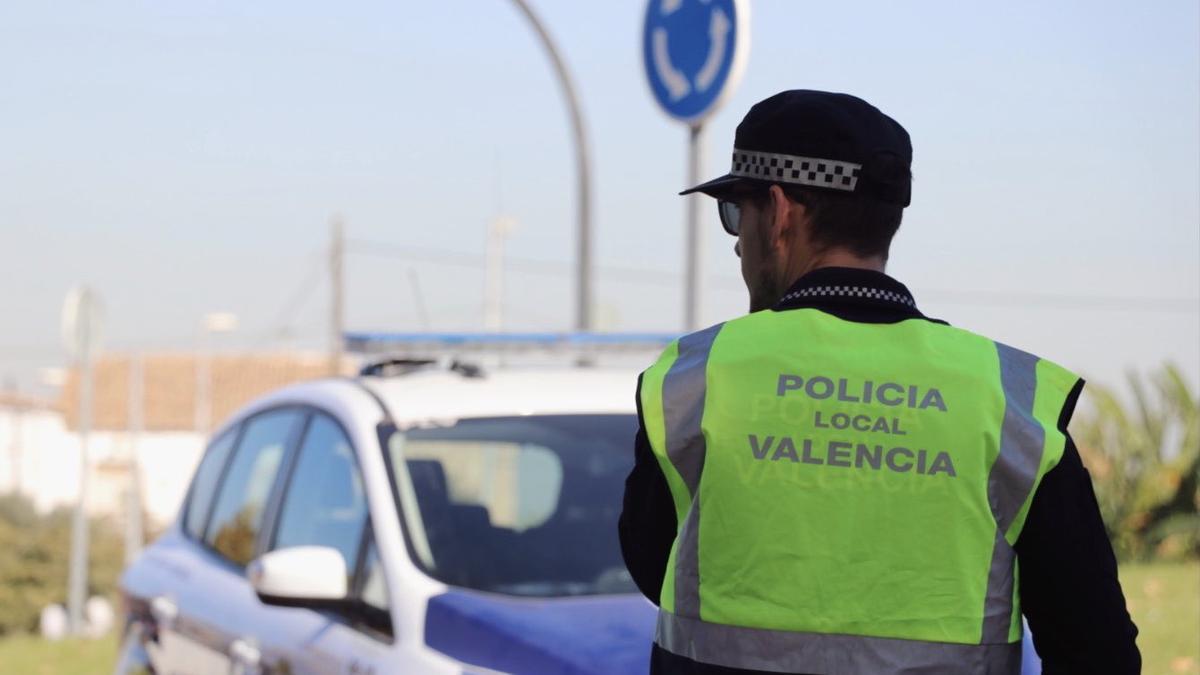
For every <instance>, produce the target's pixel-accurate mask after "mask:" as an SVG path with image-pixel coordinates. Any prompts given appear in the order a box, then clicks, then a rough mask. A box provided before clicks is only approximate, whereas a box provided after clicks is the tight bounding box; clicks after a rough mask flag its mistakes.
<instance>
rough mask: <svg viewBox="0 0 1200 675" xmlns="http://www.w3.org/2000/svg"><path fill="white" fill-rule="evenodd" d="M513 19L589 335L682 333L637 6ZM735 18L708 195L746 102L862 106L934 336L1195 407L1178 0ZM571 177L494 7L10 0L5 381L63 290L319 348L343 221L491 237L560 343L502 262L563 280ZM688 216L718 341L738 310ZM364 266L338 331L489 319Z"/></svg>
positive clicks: (435, 243) (32, 350) (1198, 121)
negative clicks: (573, 94) (735, 76)
mask: <svg viewBox="0 0 1200 675" xmlns="http://www.w3.org/2000/svg"><path fill="white" fill-rule="evenodd" d="M531 2H532V4H533V5H534V6H535V7H536V8H537V9H538V10H539V12H540V13H541V14H542V16H543V18H544V19H545V21H546V23H547V24H548V25H549V28H550V30H551V31H552V32H553V34H554V35H555V37H556V38H557V40H558V41H559V43H560V44H561V46H562V48H563V50H564V52H565V54H566V58H567V61H568V63H569V65H570V67H571V68H572V70H573V72H574V74H575V77H576V79H577V81H578V83H579V87H580V90H581V95H582V99H583V103H584V106H585V115H586V118H587V124H588V129H589V132H590V137H591V146H592V151H593V157H594V167H595V181H594V191H595V200H596V204H595V210H594V221H595V226H596V235H595V241H596V248H597V259H598V262H599V264H600V265H601V266H602V268H601V270H600V274H599V276H598V288H597V301H598V303H599V310H598V311H599V315H600V318H601V320H602V323H603V324H604V325H606V326H608V327H611V328H615V329H620V330H640V329H655V330H673V329H678V328H679V327H680V323H681V311H680V308H681V304H682V292H681V285H680V282H679V280H678V279H679V277H681V270H682V267H683V233H682V219H683V202H682V201H681V199H680V198H678V197H676V196H675V193H676V192H677V191H678V190H679V189H680V188H681V187H682V185H683V183H684V173H685V159H684V157H685V155H684V152H685V139H686V134H685V131H684V129H683V128H682V127H681V126H680V125H678V124H676V123H673V122H671V121H669V120H668V119H667V118H666V117H664V116H663V115H662V114H661V113H660V112H659V111H658V109H657V108H656V107H655V105H654V104H653V102H652V101H651V98H650V95H649V92H648V89H647V86H646V83H645V82H644V78H643V75H642V72H641V64H640V54H639V48H640V37H639V34H640V30H641V21H642V13H643V11H644V7H645V5H644V3H643V2H641V1H633V0H609V1H606V2H590V3H583V2H566V1H563V0H531ZM752 5H753V10H752V15H753V16H752V42H753V44H752V48H751V52H750V57H749V64H748V68H747V71H746V77H745V79H744V80H743V82H742V84H741V86H740V87H739V89H738V90H737V92H736V94H735V95H734V96H733V98H732V99H731V100H730V101H729V102H728V103H727V105H726V106H725V107H724V108H723V109H722V110H721V111H720V112H719V113H718V114H717V115H716V116H715V117H714V118H713V119H712V120H711V122H710V124H709V129H708V137H709V141H710V152H709V162H708V165H709V169H708V171H707V172H706V173H708V174H711V175H717V174H719V173H723V172H724V171H726V170H727V165H728V156H729V155H728V153H729V150H730V148H731V146H732V138H733V129H734V127H735V126H736V124H737V122H738V120H739V119H740V118H741V115H742V114H743V113H744V112H745V110H746V109H747V108H748V107H749V106H750V105H751V104H753V103H754V102H755V101H757V100H759V99H761V98H764V97H766V96H768V95H770V94H773V93H775V92H776V91H779V90H781V89H787V88H798V87H805V88H818V89H830V90H837V91H846V92H850V93H854V94H856V95H859V96H862V97H864V98H866V99H867V100H869V101H871V102H872V103H874V104H876V105H877V106H879V107H880V108H882V109H883V110H884V111H886V112H888V113H889V114H891V115H892V116H893V117H895V118H896V119H897V120H899V121H900V122H901V123H902V124H904V125H905V126H906V127H907V128H908V130H909V132H910V134H911V135H912V139H913V144H914V146H915V159H914V167H913V169H914V173H915V176H916V182H915V186H914V198H913V205H912V207H911V208H910V209H909V210H908V212H907V214H906V217H905V223H904V226H903V227H902V228H901V231H900V234H899V236H898V239H897V241H896V245H895V247H894V250H893V258H892V260H893V262H892V266H891V268H890V271H891V272H892V273H893V274H895V275H896V276H897V277H899V278H900V279H901V280H903V281H905V282H906V283H908V284H909V286H910V287H911V288H913V290H914V291H915V292H916V294H917V299H918V302H919V303H921V304H922V306H923V308H924V309H925V310H926V311H927V312H928V313H931V314H934V315H937V316H941V317H943V318H945V319H947V320H950V321H951V322H952V323H955V324H958V325H961V326H964V327H967V328H970V329H973V330H977V331H980V332H984V333H987V334H989V335H991V336H993V337H996V338H997V339H1001V340H1004V341H1006V342H1009V343H1012V344H1015V345H1018V346H1022V347H1024V348H1026V349H1030V350H1033V351H1037V352H1040V353H1041V354H1043V355H1044V356H1047V357H1049V358H1053V359H1055V360H1058V361H1060V362H1062V363H1064V364H1065V365H1067V366H1069V367H1071V368H1073V369H1076V370H1079V371H1081V372H1083V373H1085V374H1087V375H1088V376H1090V377H1091V378H1093V379H1096V380H1098V381H1101V382H1106V383H1119V382H1120V379H1121V377H1122V373H1123V372H1124V371H1125V370H1126V369H1129V368H1138V369H1143V370H1144V369H1147V368H1151V367H1153V366H1155V365H1157V364H1159V363H1161V362H1162V361H1164V360H1167V359H1171V360H1174V361H1176V362H1178V363H1180V364H1181V365H1182V366H1183V367H1184V368H1185V370H1186V372H1187V373H1188V375H1189V378H1190V379H1191V381H1192V382H1193V383H1194V384H1200V353H1198V351H1200V347H1198V346H1197V345H1200V312H1198V310H1197V302H1198V301H1197V298H1198V297H1200V37H1198V35H1197V31H1198V30H1200V15H1198V10H1197V3H1196V2H1194V1H1193V0H1164V1H1162V2H1153V3H1130V2H1123V3H1116V2H1056V3H1044V2H1012V3H1003V4H997V3H986V4H981V3H965V2H950V1H946V2H914V3H892V2H882V1H880V2H862V3H829V2H824V3H817V2H801V1H799V0H769V1H768V0H761V1H759V0H756V1H754V2H753V3H752ZM573 168H574V164H573V159H572V153H571V146H570V137H569V133H568V127H567V124H566V118H565V114H564V108H563V103H562V99H561V97H560V95H559V91H558V90H557V88H556V86H555V81H554V80H553V77H552V74H551V71H550V69H549V67H548V65H547V62H546V60H545V58H544V56H543V54H542V53H541V51H540V48H539V47H538V45H537V43H536V42H535V41H534V39H533V35H532V33H531V31H530V30H529V28H528V27H527V25H526V24H525V23H524V21H523V20H522V19H521V17H520V16H519V15H518V14H517V13H516V12H515V11H514V10H513V8H512V7H511V3H509V2H507V1H506V0H470V1H467V0H457V1H453V0H442V1H439V2H426V3H416V2H358V3H336V4H332V5H331V4H329V3H315V2H295V1H293V2H258V3H245V2H229V1H213V2H202V3H200V2H193V3H161V2H152V1H149V0H146V1H142V2H124V3H91V2H88V3H85V2H67V3H4V4H3V5H0V269H2V270H3V279H4V285H3V291H2V292H0V316H2V317H3V318H4V321H3V325H4V331H3V335H0V375H5V374H9V375H10V376H12V377H16V378H18V379H19V381H20V382H22V383H23V384H26V385H28V384H30V383H32V382H33V381H34V379H35V376H36V369H37V368H38V367H40V366H48V365H61V363H62V362H63V360H64V355H63V352H62V349H61V347H60V339H59V336H58V315H59V311H60V307H61V302H62V299H63V295H64V294H65V292H66V291H67V289H68V288H69V287H70V286H71V285H72V284H74V283H77V282H80V281H87V282H89V283H91V284H92V285H93V286H94V287H95V288H96V289H97V290H99V291H100V292H101V293H102V294H103V296H104V297H105V299H106V301H107V305H108V330H107V333H108V339H107V342H108V344H109V345H110V347H111V348H112V349H130V348H148V349H151V348H152V349H175V350H186V349H191V348H193V347H194V345H195V344H196V337H195V336H196V334H197V327H198V324H199V320H200V316H201V315H202V314H204V313H205V312H208V311H213V310H227V311H232V312H235V313H236V314H238V316H239V317H240V318H241V323H242V326H241V329H240V330H239V331H238V332H237V333H235V334H233V335H231V336H228V337H227V339H226V347H228V348H263V349H265V348H273V347H278V346H311V347H323V346H324V345H325V344H326V343H327V337H326V332H327V327H326V314H327V311H328V310H327V308H328V304H329V300H328V290H327V284H326V283H325V279H324V277H323V276H318V275H320V274H321V272H320V269H319V267H318V266H319V265H320V264H321V260H320V256H321V255H322V250H323V248H324V247H325V246H326V245H327V239H328V222H329V219H330V216H331V215H332V214H334V213H341V214H343V215H344V216H345V218H346V222H347V228H348V234H349V236H350V237H351V238H352V239H353V240H357V241H358V242H366V241H381V242H391V243H393V244H395V245H397V246H401V247H403V246H409V247H419V248H421V249H433V250H446V251H451V252H457V253H458V254H460V255H462V256H467V257H470V256H481V255H482V252H483V244H484V232H485V228H486V226H487V223H488V221H489V220H490V219H492V218H493V217H495V216H496V215H498V214H500V213H503V214H507V215H511V216H512V217H514V218H516V219H517V221H518V222H519V229H518V230H517V232H516V233H515V234H514V235H513V237H512V239H511V240H510V245H509V253H510V255H511V256H513V259H514V262H513V264H512V266H511V267H510V269H509V275H508V287H507V320H508V324H509V325H510V326H512V327H514V328H532V329H560V328H564V329H565V328H567V327H568V326H569V325H570V322H571V316H572V311H571V305H570V302H571V298H572V281H571V278H570V277H569V276H567V275H566V274H565V273H564V274H562V275H558V276H555V275H546V274H543V273H534V272H532V271H530V270H529V269H528V266H525V265H522V264H519V263H518V262H515V260H516V259H537V260H550V261H560V262H563V263H567V262H569V261H570V260H571V258H572V251H573V243H572V242H573V236H574V199H575V191H574V174H573ZM712 211H713V209H710V208H706V209H705V211H704V213H705V217H706V218H707V219H708V225H709V227H708V229H707V235H706V236H707V246H708V250H707V254H706V256H705V263H704V264H705V273H706V274H705V277H706V289H707V290H706V296H705V297H706V301H705V309H704V318H705V320H706V321H708V322H715V321H718V320H722V319H725V318H728V317H731V316H734V315H737V314H739V313H741V312H743V311H744V307H745V304H746V303H745V292H744V290H743V289H742V288H741V287H740V282H739V280H738V272H737V269H738V268H737V263H736V259H735V258H734V256H733V254H732V240H730V239H729V238H727V237H726V236H725V235H724V234H723V233H722V232H721V231H720V227H719V225H717V223H716V219H715V217H714V216H715V214H714V213H712ZM372 250H374V251H375V253H380V252H381V251H382V249H381V248H379V247H375V248H374V249H371V248H370V247H367V246H364V245H363V244H361V243H359V244H355V245H354V246H353V247H352V248H351V255H350V256H349V258H348V290H349V299H348V319H349V325H350V327H351V328H354V329H421V328H422V327H423V325H422V323H421V321H420V312H419V311H418V309H417V307H416V306H415V305H416V303H415V301H414V290H413V283H412V280H413V278H414V276H415V277H416V278H417V279H419V286H420V288H421V293H422V295H423V297H424V302H425V303H426V304H427V305H428V315H429V321H430V324H431V327H432V328H434V329H444V330H452V329H478V328H480V327H481V326H482V319H481V316H482V313H481V309H480V308H481V305H482V288H483V276H482V273H481V271H480V270H479V269H478V268H476V267H472V266H469V265H468V266H461V265H460V266H449V265H445V264H439V263H435V262H432V261H429V260H426V261H422V260H415V259H412V258H402V257H395V256H383V255H373V254H371V251H372ZM389 250H392V249H389ZM393 252H394V251H393ZM427 257H428V256H427ZM612 266H618V267H635V268H645V269H647V270H656V271H658V272H660V273H661V274H660V275H659V276H653V275H651V276H648V277H643V276H637V277H633V276H631V275H629V274H626V273H621V272H620V271H614V270H612V269H611V267H612ZM606 267H607V268H609V269H606ZM565 269H566V267H565V266H564V270H565Z"/></svg>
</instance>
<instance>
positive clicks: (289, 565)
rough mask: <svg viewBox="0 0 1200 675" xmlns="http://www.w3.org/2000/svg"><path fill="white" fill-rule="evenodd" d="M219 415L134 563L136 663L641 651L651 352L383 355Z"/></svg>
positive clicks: (611, 658)
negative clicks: (644, 423) (640, 433)
mask: <svg viewBox="0 0 1200 675" xmlns="http://www.w3.org/2000/svg"><path fill="white" fill-rule="evenodd" d="M366 373H367V374H366V375H364V376H361V377H358V378H345V379H329V380H323V381H314V382H310V383H304V384H298V385H295V386H291V387H288V388H285V389H282V390H280V391H277V392H275V393H273V394H270V395H268V396H266V397H264V398H262V399H260V400H258V401H256V402H254V403H252V404H250V405H248V406H247V407H246V408H245V409H243V410H242V411H240V412H239V413H238V414H236V415H235V416H234V417H233V419H231V420H230V421H229V422H228V423H226V424H225V425H224V427H223V428H221V429H220V430H218V431H217V433H216V434H215V435H214V436H213V438H212V441H211V443H210V444H209V446H208V448H207V450H206V452H205V454H204V456H203V458H202V459H201V461H200V464H199V466H198V467H197V469H196V472H195V475H194V478H193V480H192V484H191V486H190V488H189V491H188V494H187V497H186V500H185V502H184V504H183V506H182V508H181V510H180V514H179V517H178V518H177V520H176V522H175V523H173V524H172V525H171V526H170V528H169V529H168V530H167V532H166V533H165V534H164V535H163V536H162V537H161V538H160V539H159V540H158V541H156V542H155V543H154V544H153V545H151V546H149V547H148V548H147V549H146V550H145V551H144V553H143V554H142V555H141V556H140V557H139V558H138V559H137V560H136V561H135V562H134V563H133V564H132V565H131V566H130V567H129V568H128V569H127V570H126V571H125V573H124V574H123V576H122V579H121V590H122V593H123V599H124V602H125V606H126V608H127V610H126V626H127V628H126V633H125V637H124V640H123V645H122V650H121V655H120V662H119V664H118V667H117V672H118V673H119V674H120V673H136V672H157V673H230V672H233V673H346V674H350V673H354V674H366V673H378V674H383V673H467V672H470V673H485V672H518V673H548V672H554V673H638V672H645V670H646V667H647V663H648V658H649V652H650V644H651V640H652V639H653V635H654V620H655V613H654V612H655V610H654V608H653V606H652V605H651V604H650V603H649V602H647V601H646V600H645V599H644V598H643V597H641V595H639V594H638V593H637V590H636V588H635V587H634V585H633V582H632V580H631V579H630V577H629V574H628V572H626V570H625V567H624V564H623V562H622V559H621V554H620V548H619V544H618V541H617V535H616V525H617V518H618V516H619V514H620V508H621V496H622V490H623V481H624V477H625V475H626V474H627V473H628V471H629V469H630V467H631V465H632V451H631V446H632V439H633V435H634V432H635V429H636V416H635V411H634V403H633V387H634V383H635V382H636V372H635V371H633V370H613V369H601V368H586V369H582V368H575V367H557V368H537V369H526V370H521V369H505V370H498V371H495V372H484V371H483V370H481V369H479V368H476V367H474V366H467V365H463V364H461V363H453V364H444V363H443V364H439V363H436V362H421V361H416V362H414V361H409V360H397V361H384V362H382V363H379V364H375V365H373V366H372V367H370V368H368V369H367V371H366Z"/></svg>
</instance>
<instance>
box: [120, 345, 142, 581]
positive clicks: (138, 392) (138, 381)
mask: <svg viewBox="0 0 1200 675" xmlns="http://www.w3.org/2000/svg"><path fill="white" fill-rule="evenodd" d="M145 382H146V377H145V362H144V361H143V359H142V355H141V353H137V354H134V355H132V356H130V357H129V488H128V495H127V501H128V503H127V504H126V508H127V511H128V514H127V515H126V520H125V564H127V565H128V564H130V563H132V562H133V560H134V558H136V557H137V556H138V554H139V553H141V551H142V541H143V537H142V476H141V469H140V463H139V462H138V445H139V443H140V441H141V439H142V429H143V427H144V426H145V409H146V407H145V404H146V396H145Z"/></svg>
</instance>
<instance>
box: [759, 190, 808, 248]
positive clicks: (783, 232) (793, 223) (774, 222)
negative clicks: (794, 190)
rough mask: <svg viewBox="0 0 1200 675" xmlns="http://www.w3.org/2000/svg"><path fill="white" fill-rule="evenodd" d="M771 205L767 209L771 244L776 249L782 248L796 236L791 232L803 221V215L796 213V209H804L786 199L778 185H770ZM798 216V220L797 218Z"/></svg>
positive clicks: (800, 205)
mask: <svg viewBox="0 0 1200 675" xmlns="http://www.w3.org/2000/svg"><path fill="white" fill-rule="evenodd" d="M770 195H771V203H770V206H768V207H767V208H768V209H770V211H771V216H772V218H771V232H770V235H771V243H772V244H774V245H775V247H777V248H784V247H785V245H786V244H787V242H788V241H790V240H791V239H794V238H795V237H796V235H797V233H796V232H793V231H792V230H793V229H794V228H795V227H797V226H798V225H799V221H800V220H802V219H803V216H804V213H803V212H800V213H797V212H796V209H804V205H803V204H798V203H796V202H793V201H792V200H790V199H788V196H787V195H786V194H785V193H784V191H783V188H781V187H779V186H778V185H772V186H771V188H770ZM797 216H800V218H797Z"/></svg>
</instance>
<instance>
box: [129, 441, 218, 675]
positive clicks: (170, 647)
mask: <svg viewBox="0 0 1200 675" xmlns="http://www.w3.org/2000/svg"><path fill="white" fill-rule="evenodd" d="M240 431H241V426H240V425H238V426H235V427H232V428H230V429H228V430H226V431H225V432H224V433H222V434H221V435H220V436H218V437H216V438H215V439H213V441H212V443H210V444H209V446H208V449H207V450H206V451H205V453H204V455H203V457H202V458H201V459H200V463H199V465H198V466H197V468H196V472H195V474H194V475H193V478H192V484H191V487H190V489H189V490H188V494H187V498H186V499H185V501H184V506H183V508H182V516H181V522H180V526H179V528H178V530H175V531H169V532H167V534H166V535H165V536H164V537H162V538H161V539H159V540H158V541H156V542H155V543H154V544H153V545H152V546H151V547H149V549H147V551H146V552H145V554H144V555H143V556H142V557H141V558H139V559H138V561H137V563H136V564H135V565H134V567H133V568H132V570H131V573H129V574H127V576H126V579H127V588H128V590H129V592H130V593H131V594H132V596H133V598H134V599H135V600H136V601H137V602H138V603H139V605H141V607H142V609H141V610H140V611H141V613H143V615H148V617H149V621H150V623H151V625H152V630H150V631H148V632H147V633H146V634H147V635H150V636H153V639H150V640H147V641H146V642H145V643H144V646H145V648H146V650H147V653H148V655H149V657H150V660H151V663H152V664H153V665H154V668H155V670H156V672H160V673H184V672H189V671H193V672H203V671H213V670H216V669H219V668H222V667H224V666H225V665H227V661H226V658H225V655H224V653H223V652H222V651H221V650H219V649H214V648H212V647H210V646H208V645H207V644H206V641H204V640H202V639H198V638H199V636H198V635H196V634H195V631H193V630H192V629H191V626H190V624H189V621H190V615H187V616H184V617H182V618H181V617H180V616H179V602H180V595H181V593H183V592H184V591H185V589H186V588H187V587H188V586H190V585H193V584H194V583H195V581H196V577H197V576H204V567H205V566H206V565H208V564H209V561H208V559H207V558H208V556H207V555H206V554H205V552H204V550H203V548H202V547H203V544H202V542H203V539H204V526H205V524H206V523H207V520H208V513H209V510H210V509H211V507H212V503H213V498H214V496H215V494H216V491H217V488H218V487H220V479H221V475H222V473H224V470H225V466H226V464H227V462H228V460H229V456H230V455H231V454H232V452H233V449H234V447H235V446H236V442H237V439H238V434H239V433H240ZM143 621H145V619H143ZM181 629H182V630H181Z"/></svg>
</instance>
